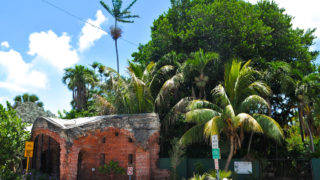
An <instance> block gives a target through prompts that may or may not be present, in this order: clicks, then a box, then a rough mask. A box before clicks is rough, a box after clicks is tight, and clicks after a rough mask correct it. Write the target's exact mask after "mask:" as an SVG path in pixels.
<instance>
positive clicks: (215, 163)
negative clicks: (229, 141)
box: [214, 159, 219, 170]
mask: <svg viewBox="0 0 320 180" xmlns="http://www.w3.org/2000/svg"><path fill="white" fill-rule="evenodd" d="M214 167H215V169H216V170H219V160H218V159H214Z"/></svg>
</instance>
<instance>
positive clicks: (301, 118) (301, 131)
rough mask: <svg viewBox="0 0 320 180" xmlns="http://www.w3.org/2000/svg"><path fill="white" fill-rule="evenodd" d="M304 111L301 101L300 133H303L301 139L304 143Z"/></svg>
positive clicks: (299, 112) (299, 109)
mask: <svg viewBox="0 0 320 180" xmlns="http://www.w3.org/2000/svg"><path fill="white" fill-rule="evenodd" d="M302 113H303V112H302V107H301V105H300V103H299V104H298V114H299V123H300V135H301V140H302V142H303V144H304V133H303V129H304V125H303V114H302Z"/></svg>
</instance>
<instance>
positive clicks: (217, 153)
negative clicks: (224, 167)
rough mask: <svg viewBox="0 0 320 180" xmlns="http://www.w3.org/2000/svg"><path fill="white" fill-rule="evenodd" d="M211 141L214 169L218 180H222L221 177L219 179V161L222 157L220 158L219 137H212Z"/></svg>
mask: <svg viewBox="0 0 320 180" xmlns="http://www.w3.org/2000/svg"><path fill="white" fill-rule="evenodd" d="M211 141H212V159H214V167H215V169H216V176H217V180H219V179H220V177H219V159H220V158H221V157H220V149H219V140H218V135H212V136H211Z"/></svg>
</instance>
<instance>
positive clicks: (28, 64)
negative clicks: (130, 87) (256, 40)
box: [0, 0, 320, 114]
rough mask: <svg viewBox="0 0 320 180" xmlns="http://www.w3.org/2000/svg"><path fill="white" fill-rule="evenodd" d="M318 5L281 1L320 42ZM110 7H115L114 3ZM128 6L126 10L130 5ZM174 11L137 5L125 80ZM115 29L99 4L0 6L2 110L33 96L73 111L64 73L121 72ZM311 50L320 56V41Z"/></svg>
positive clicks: (122, 49)
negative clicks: (99, 67) (160, 21)
mask: <svg viewBox="0 0 320 180" xmlns="http://www.w3.org/2000/svg"><path fill="white" fill-rule="evenodd" d="M249 1H250V2H252V3H255V2H256V0H249ZM318 1H319V0H304V1H303V3H301V0H276V2H277V3H278V4H279V6H280V7H283V8H285V9H286V13H287V14H290V15H292V16H294V17H295V19H294V20H293V26H294V27H300V28H304V29H307V28H317V27H318V29H319V30H317V31H316V33H315V34H316V35H317V36H318V37H320V27H319V25H320V12H318V7H319V5H320V1H319V2H318ZM105 2H106V3H109V5H110V2H111V1H110V0H105ZM123 2H124V4H123V5H124V6H126V5H128V3H129V2H131V1H129V0H123ZM169 7H170V0H138V1H137V3H136V4H135V5H134V6H133V8H132V9H131V12H132V13H133V14H138V15H139V16H140V18H138V19H135V23H133V24H120V27H121V28H122V30H123V36H122V39H120V40H119V42H118V47H119V59H120V73H121V74H126V67H127V60H130V59H132V58H131V54H132V53H133V52H136V51H137V45H138V44H140V43H141V44H145V43H147V42H148V41H149V40H150V39H151V37H150V35H151V29H150V27H151V26H152V23H153V21H154V20H155V19H157V18H158V17H159V15H161V14H162V13H164V12H166V11H167V10H168V9H169ZM57 8H60V10H59V9H57ZM61 9H62V10H61ZM84 22H88V23H90V24H92V25H94V26H96V27H99V28H101V29H104V30H105V31H102V30H100V29H99V28H94V27H92V26H91V25H89V24H86V23H84ZM113 24H114V19H113V18H112V17H111V16H110V15H109V14H108V13H107V12H106V10H105V9H103V8H102V6H101V5H100V3H99V1H98V0H82V1H75V0H67V1H66V0H32V1H21V0H10V1H9V0H0V104H5V102H6V101H9V102H11V103H12V102H13V98H14V97H15V96H16V95H19V94H23V93H29V94H36V95H37V96H38V97H39V98H40V100H41V101H42V102H43V103H44V107H45V109H46V110H50V111H51V112H53V113H55V114H57V111H58V110H63V109H65V110H70V109H71V106H70V101H71V99H72V92H71V91H70V90H68V89H67V87H66V86H65V85H64V84H63V83H62V80H61V79H62V76H63V73H64V69H65V68H68V67H73V66H74V65H75V64H81V65H86V66H88V65H90V64H92V62H94V61H97V62H101V63H103V64H104V65H106V66H109V67H112V68H114V69H116V55H115V47H114V41H113V40H112V38H111V37H110V35H109V33H108V32H109V27H110V26H111V25H113ZM312 48H313V49H314V50H320V38H318V39H317V40H316V44H315V45H314V46H312ZM318 59H319V58H318Z"/></svg>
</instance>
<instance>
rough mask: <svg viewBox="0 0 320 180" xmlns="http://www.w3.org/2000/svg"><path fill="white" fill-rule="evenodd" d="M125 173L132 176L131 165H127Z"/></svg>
mask: <svg viewBox="0 0 320 180" xmlns="http://www.w3.org/2000/svg"><path fill="white" fill-rule="evenodd" d="M127 174H128V176H132V175H133V167H128V169H127Z"/></svg>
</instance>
